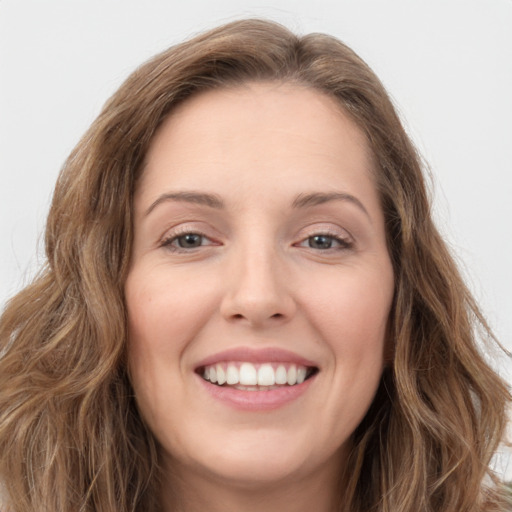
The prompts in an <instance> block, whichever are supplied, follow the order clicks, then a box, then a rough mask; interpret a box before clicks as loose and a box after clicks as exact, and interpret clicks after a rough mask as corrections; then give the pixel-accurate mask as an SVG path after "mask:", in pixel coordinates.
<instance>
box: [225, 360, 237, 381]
mask: <svg viewBox="0 0 512 512" xmlns="http://www.w3.org/2000/svg"><path fill="white" fill-rule="evenodd" d="M238 382H239V378H238V368H237V367H236V366H235V365H233V364H229V365H228V371H227V372H226V383H227V384H229V385H230V386H232V385H233V384H238Z"/></svg>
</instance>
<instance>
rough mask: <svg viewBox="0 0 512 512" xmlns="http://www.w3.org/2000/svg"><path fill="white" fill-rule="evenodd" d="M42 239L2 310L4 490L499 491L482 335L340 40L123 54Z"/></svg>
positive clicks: (286, 498)
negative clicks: (27, 279)
mask: <svg viewBox="0 0 512 512" xmlns="http://www.w3.org/2000/svg"><path fill="white" fill-rule="evenodd" d="M46 253H47V257H48V263H47V265H46V267H45V268H44V269H43V270H42V271H41V273H40V274H39V276H38V277H37V278H36V279H35V280H34V282H33V283H32V284H31V285H30V286H29V287H27V288H26V289H25V290H23V291H22V292H21V293H19V294H18V295H17V296H16V297H14V298H13V299H12V300H11V301H10V302H9V304H8V306H7V308H6V310H5V312H4V314H3V317H2V320H1V331H0V339H1V347H2V358H1V360H0V386H1V389H2V395H1V401H0V411H1V412H0V414H1V416H0V418H1V420H0V453H1V454H2V455H1V459H0V460H1V462H0V475H1V477H0V478H1V480H2V481H3V482H4V485H5V489H6V493H7V495H8V497H9V504H10V507H11V509H12V510H14V511H22V510H23V511H25V512H26V511H31V510H33V511H35V510H48V511H57V510H81V511H85V510H90V511H93V510H94V511H125V510H131V511H138V510H140V511H148V510H162V511H170V510H179V511H184V512H189V511H195V510H210V511H216V510H244V511H252V510H268V511H271V510H280V511H285V510H293V511H296V512H298V511H302V510H317V511H320V512H321V511H332V510H345V511H354V512H355V511H358V512H362V511H365V512H367V511H370V510H372V511H390V510H393V511H394V512H397V511H408V512H410V511H436V512H442V511H454V510H457V511H459V510H460V511H462V510H467V511H488V510H504V507H505V498H504V496H503V495H502V492H501V491H500V488H499V485H498V482H497V481H494V482H493V481H492V480H493V477H492V472H491V470H490V469H489V461H490V458H491V456H492V454H493V453H494V451H495V450H496V448H497V445H498V443H499V442H500V440H501V439H502V436H503V432H504V427H505V422H506V421H505V406H506V404H507V403H508V400H509V398H510V397H509V393H508V390H507V387H506V386H505V384H504V383H503V382H502V381H501V380H500V379H499V378H498V377H497V375H496V374H495V373H494V372H493V371H492V370H491V369H490V368H489V367H488V365H487V364H486V363H485V361H484V359H483V357H482V355H481V354H480V353H479V351H478V348H477V340H476V339H475V336H476V333H477V332H478V333H480V334H481V335H482V337H483V338H491V339H492V335H491V333H490V331H489V329H488V327H487V325H486V323H485V321H484V319H483V318H482V316H481V314H480V312H479V310H478V308H477V305H476V304H475V303H474V301H473V299H472V298H471V296H470V294H469V292H468V291H467V289H466V287H465V286H464V284H463V282H462V280H461V278H460V276H459V274H458V272H457V270H456V268H455V265H454V263H453V260H452V259H451V257H450V255H449V253H448V251H447V249H446V246H445V244H444V243H443V241H442V239H441V238H440V236H439V234H438V233H437V231H436V229H435V227H434V226H433V224H432V220H431V216H430V209H429V203H428V199H427V193H426V190H425V185H424V181H423V177H422V173H421V167H420V159H419V157H418V155H417V154H416V152H415V150H414V148H413V146H412V144H411V142H410V141H409V139H408V138H407V136H406V134H405V132H404V130H403V128H402V126H401V124H400V121H399V120H398V117H397V115H396V113H395V111H394V109H393V107H392V105H391V103H390V101H389V99H388V97H387V95H386V93H385V91H384V89H383V87H382V85H381V84H380V83H379V81H378V79H377V78H376V77H375V75H374V74H373V73H372V72H371V71H370V70H369V69H368V67H367V66H366V65H365V64H364V62H362V61H361V59H359V58H358V57H357V56H356V55H355V54H354V53H353V52H352V51H351V50H350V49H348V48H347V47H346V46H344V45H343V44H342V43H340V42H339V41H337V40H335V39H333V38H331V37H328V36H323V35H315V34H314V35H309V36H305V37H297V36H295V35H293V34H291V33H290V32H289V31H287V30H286V29H285V28H283V27H281V26H279V25H276V24H274V23H270V22H266V21H258V20H246V21H239V22H235V23H231V24H229V25H226V26H224V27H220V28H218V29H216V30H213V31H211V32H209V33H207V34H204V35H202V36H199V37H197V38H195V39H193V40H191V41H188V42H186V43H184V44H182V45H178V46H176V47H173V48H171V49H169V50H168V51H166V52H164V53H163V54H161V55H158V56H157V57H155V58H154V59H153V60H151V61H150V62H148V63H147V64H145V65H144V66H142V67H141V68H140V69H138V70H137V71H135V73H133V74H132V76H130V77H129V78H128V80H127V81H126V82H125V83H124V85H123V86H122V87H121V88H120V89H119V91H118V92H117V93H116V94H115V95H114V96H113V97H112V99H111V100H110V101H109V102H108V103H107V105H106V106H105V108H104V110H103V112H102V113H101V114H100V116H99V117H98V119H97V120H96V122H95V123H94V124H93V126H92V127H91V129H90V130H89V132H88V133H87V134H86V135H85V137H84V138H83V140H82V141H81V142H80V144H79V145H78V146H77V148H76V149H75V150H74V152H73V153H72V154H71V156H70V157H69V159H68V161H67V163H66V165H65V168H64V170H63V172H62V174H61V176H60V178H59V181H58V183H57V186H56V189H55V195H54V198H53V202H52V207H51V210H50V214H49V218H48V224H47V231H46ZM489 477H491V478H490V479H489Z"/></svg>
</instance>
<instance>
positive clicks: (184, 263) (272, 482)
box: [125, 83, 394, 512]
mask: <svg viewBox="0 0 512 512" xmlns="http://www.w3.org/2000/svg"><path fill="white" fill-rule="evenodd" d="M372 172H373V171H372V161H371V156H370V154H369V150H368V147H367V144H366V141H365V138H364V136H363V134H362V133H361V131H360V130H359V129H358V128H357V127H356V125H355V124H354V123H353V122H352V121H351V120H350V119H349V118H348V117H347V116H346V115H345V114H344V113H343V111H342V110H341V108H340V107H339V106H338V105H337V104H336V103H335V102H334V100H332V99H330V98H328V97H327V96H325V95H323V94H322V93H320V92H317V91H314V90H311V89H308V88H305V87H301V86H298V85H293V84H273V83H270V84H269V83H259V84H252V83H251V84H246V85H244V86H240V87H237V88H230V89H222V90H216V91H209V92H205V93H201V94H199V95H196V96H194V97H192V98H191V99H189V100H187V101H186V102H185V103H184V104H182V105H181V106H180V107H179V108H178V109H177V110H175V111H174V112H173V113H172V115H170V116H169V117H168V119H167V120H166V121H165V122H164V124H163V125H162V126H161V128H160V130H159V132H158V133H157V134H156V136H155V138H154V140H153V142H152V145H151V147H150V150H149V152H148V154H147V159H146V166H145V170H144V173H143V176H142V179H141V181H140V183H139V185H138V188H137V190H136V193H135V198H134V208H135V217H134V230H135V238H134V244H133V250H132V262H131V268H130V271H129V275H128V278H127V281H126V286H125V292H126V303H127V308H128V319H129V368H130V376H131V380H132V383H133V387H134V390H135V393H136V398H137V403H138V406H139V409H140V411H141V414H142V415H143V417H144V418H145V420H146V422H147V423H148V425H149V427H150V429H151V430H152V432H153V433H154V435H155V437H156V439H157V440H158V442H159V445H160V449H161V459H162V465H163V468H164V470H165V474H166V478H167V480H166V481H164V486H163V488H164V491H163V496H162V501H163V503H164V509H165V510H176V509H177V510H182V511H186V512H191V511H196V510H197V511H199V510H209V511H212V512H215V511H217V510H219V511H220V510H222V511H224V512H226V511H233V512H234V511H240V510H244V511H252V510H254V511H256V510H263V509H265V510H266V511H273V510H275V511H277V510H279V511H280V512H283V511H294V512H300V511H302V510H304V511H306V510H308V511H311V510H315V511H317V512H322V511H329V510H333V509H334V507H335V504H336V502H337V501H338V500H339V499H340V498H339V492H340V491H339V487H340V484H339V477H340V474H342V472H343V470H344V469H345V464H344V461H345V460H346V454H347V450H348V448H349V446H350V436H351V434H352V433H353V431H354V429H355V428H356V427H357V425H358V424H359V423H360V421H361V419H362V418H363V417H364V415H365V413H366V411H367V410H368V408H369V406H370V404H371V401H372V399H373V397H374V394H375V392H376V389H377V387H378V384H379V381H380V378H381V374H382V370H383V367H384V364H385V353H386V326H387V321H388V316H389V311H390V308H391V303H392V299H393V288H394V282H393V270H392V265H391V261H390V258H389V254H388V251H387V247H386V240H385V230H384V220H383V214H382V210H381V207H380V203H379V197H378V194H377V191H376V188H375V185H374V181H373V179H372ZM183 191H194V192H199V193H207V194H215V197H216V198H218V199H220V200H222V202H223V204H224V205H223V207H222V208H218V207H217V206H218V205H214V206H215V207H213V206H211V205H206V204H198V203H196V202H191V201H187V200H183V198H182V199H169V198H167V199H166V198H165V197H164V195H165V194H171V193H177V192H183ZM310 193H325V194H330V193H342V194H345V195H344V196H342V197H341V198H339V197H338V198H337V199H331V200H328V201H324V202H321V204H309V205H302V207H294V206H293V203H294V201H296V199H297V197H304V194H310ZM348 196H350V198H347V197H348ZM149 210H150V211H149ZM186 233H200V234H201V235H202V237H199V239H198V240H199V244H200V245H198V246H197V247H193V248H187V247H185V248H182V247H179V244H180V243H181V242H182V241H183V238H181V239H179V238H177V237H179V236H182V237H183V235H184V234H186ZM318 234H320V235H324V236H326V237H327V238H326V239H324V242H325V241H327V242H328V243H327V245H329V244H331V247H330V248H325V244H324V245H322V246H321V247H320V248H319V246H318V245H315V242H317V241H318V239H315V238H313V237H314V236H315V235H318ZM196 240H197V239H196ZM338 240H339V241H338ZM180 241H181V242H180ZM234 347H249V348H265V347H277V348H282V349H286V350H290V351H292V352H294V353H295V354H298V355H300V356H301V357H304V358H307V359H308V360H311V361H314V362H315V365H316V366H317V367H318V369H319V372H318V374H317V375H316V376H315V377H314V380H312V381H311V383H310V385H309V387H308V389H307V391H306V392H304V393H303V394H302V395H301V396H300V397H299V398H298V399H296V400H294V401H292V402H291V403H288V404H286V405H285V406H283V407H279V408H277V409H275V410H270V411H257V412H255V411H246V410H237V409H236V408H233V407H230V406H228V405H226V404H225V403H221V402H219V401H218V400H216V399H212V397H211V396H210V395H209V394H208V393H206V392H205V391H204V389H203V388H204V385H203V383H202V382H201V379H200V378H198V375H197V374H196V373H195V372H194V370H195V368H196V367H197V364H198V362H199V361H201V360H202V359H204V358H205V357H208V356H210V355H212V354H216V353H218V352H220V351H222V350H226V349H230V348H234ZM171 486H172V489H173V492H172V493H171V492H170V489H171Z"/></svg>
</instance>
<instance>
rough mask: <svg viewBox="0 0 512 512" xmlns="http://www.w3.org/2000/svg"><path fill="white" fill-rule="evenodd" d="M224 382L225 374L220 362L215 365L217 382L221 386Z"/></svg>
mask: <svg viewBox="0 0 512 512" xmlns="http://www.w3.org/2000/svg"><path fill="white" fill-rule="evenodd" d="M224 382H226V374H225V373H224V368H222V366H221V365H220V364H218V365H217V384H219V386H222V384H224Z"/></svg>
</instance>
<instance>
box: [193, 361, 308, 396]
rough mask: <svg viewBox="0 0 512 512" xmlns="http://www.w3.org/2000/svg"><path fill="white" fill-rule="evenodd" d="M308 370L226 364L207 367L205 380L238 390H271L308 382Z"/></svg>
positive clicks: (291, 366)
mask: <svg viewBox="0 0 512 512" xmlns="http://www.w3.org/2000/svg"><path fill="white" fill-rule="evenodd" d="M306 375H307V368H306V367H305V366H297V365H296V364H289V363H286V364H279V365H277V367H276V363H263V364H252V363H249V362H243V363H237V362H229V363H227V362H224V363H217V364H215V365H211V366H206V367H205V368H204V369H203V375H202V376H203V378H204V379H205V380H207V381H210V382H212V383H214V384H215V383H216V384H218V385H219V386H222V385H223V384H227V385H228V386H235V387H237V389H245V390H251V391H252V390H254V391H257V390H262V391H263V390H265V391H267V390H270V389H276V388H278V387H279V386H284V385H286V384H288V385H289V386H294V385H296V384H302V383H303V382H304V381H305V380H306Z"/></svg>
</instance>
